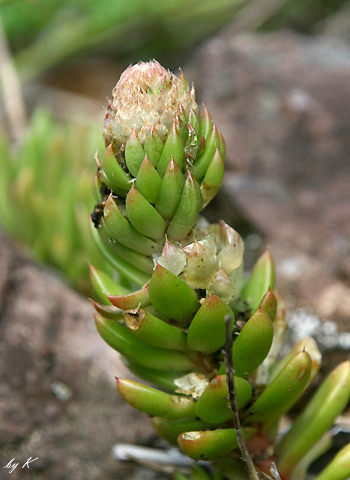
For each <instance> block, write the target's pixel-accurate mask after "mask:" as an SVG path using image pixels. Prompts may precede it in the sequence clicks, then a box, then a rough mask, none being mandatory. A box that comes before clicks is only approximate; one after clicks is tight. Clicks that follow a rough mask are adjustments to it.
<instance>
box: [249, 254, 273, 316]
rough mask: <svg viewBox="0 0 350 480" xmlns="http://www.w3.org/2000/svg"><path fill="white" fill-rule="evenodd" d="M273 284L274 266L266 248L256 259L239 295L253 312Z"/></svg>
mask: <svg viewBox="0 0 350 480" xmlns="http://www.w3.org/2000/svg"><path fill="white" fill-rule="evenodd" d="M274 286H275V266H274V263H273V259H272V257H271V254H270V252H269V251H268V250H266V252H265V253H263V254H262V255H261V257H260V258H259V259H258V261H257V262H256V264H255V265H254V268H253V270H252V273H251V274H250V277H249V279H248V281H247V283H246V284H245V286H244V288H243V291H242V294H241V297H242V299H243V300H245V301H246V302H247V303H248V305H249V306H250V308H251V309H252V312H255V311H256V309H257V308H258V307H259V304H260V302H261V300H262V298H263V296H264V295H265V293H266V292H267V291H268V289H269V288H270V289H271V290H273V289H274Z"/></svg>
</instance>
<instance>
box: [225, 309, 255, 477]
mask: <svg viewBox="0 0 350 480" xmlns="http://www.w3.org/2000/svg"><path fill="white" fill-rule="evenodd" d="M231 320H232V317H231V315H226V316H225V327H226V343H225V365H226V381H227V385H228V393H229V397H230V404H231V409H232V417H233V426H234V429H235V431H236V435H237V441H238V446H239V449H240V451H241V456H242V460H243V461H244V462H245V464H246V466H247V469H248V473H249V479H250V480H259V475H258V473H257V471H256V470H255V467H254V463H253V460H252V457H251V456H250V453H249V451H248V449H247V446H246V444H245V441H244V438H243V434H242V429H241V422H240V420H239V415H238V406H237V395H236V387H235V378H234V370H233V358H232V346H233V342H232V331H231Z"/></svg>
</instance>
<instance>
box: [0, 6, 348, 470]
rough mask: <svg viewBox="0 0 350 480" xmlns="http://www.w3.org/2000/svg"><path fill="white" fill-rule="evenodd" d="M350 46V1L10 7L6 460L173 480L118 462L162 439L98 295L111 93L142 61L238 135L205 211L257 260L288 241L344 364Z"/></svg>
mask: <svg viewBox="0 0 350 480" xmlns="http://www.w3.org/2000/svg"><path fill="white" fill-rule="evenodd" d="M349 41H350V1H348V0H305V1H303V2H299V1H298V0H216V1H215V2H214V1H213V0H187V1H185V0H157V1H156V0H130V1H128V2H126V1H123V0H100V1H99V2H96V1H93V0H70V1H66V0H50V1H49V2H47V1H44V0H0V335H1V337H0V338H1V341H0V358H2V360H1V361H0V379H1V381H0V412H1V413H2V417H3V419H4V424H3V427H2V429H1V430H0V451H1V454H0V455H1V462H2V463H1V465H2V464H6V463H7V461H8V460H10V459H11V458H13V457H15V456H17V457H18V459H19V460H20V461H21V460H22V459H23V462H24V461H25V460H26V458H27V457H28V456H33V457H36V456H38V457H39V460H38V461H37V462H36V463H35V464H34V463H33V469H32V470H31V471H30V472H26V473H24V471H21V478H31V479H34V478H36V479H41V478H50V480H51V479H52V480H56V479H57V480H58V479H71V478H75V479H76V480H79V479H80V478H81V479H84V480H90V479H91V480H92V479H101V478H102V477H103V478H105V479H109V478H111V479H112V478H118V480H120V479H123V478H127V479H129V480H132V479H138V478H140V479H141V478H142V479H143V478H144V479H146V478H155V477H152V475H155V474H153V473H150V472H148V473H147V472H146V473H145V471H144V470H143V469H141V468H139V467H137V466H130V465H129V466H125V465H120V464H118V465H116V463H115V462H114V461H113V459H112V458H111V453H110V451H111V445H113V443H115V442H116V441H131V442H132V441H135V439H137V442H138V443H144V444H152V442H153V443H154V442H156V440H155V437H153V434H152V431H151V429H150V427H149V425H148V424H147V423H146V424H145V421H144V417H143V415H141V414H140V415H138V414H137V413H136V412H134V411H129V408H128V407H127V406H125V405H124V404H123V403H122V402H120V400H119V399H118V398H116V397H117V396H116V394H115V392H114V385H113V376H114V375H116V374H119V373H120V372H122V371H123V367H122V366H121V364H120V362H119V360H118V358H117V357H116V356H115V355H114V354H113V352H109V350H108V349H107V347H105V345H104V344H103V343H102V342H101V343H100V339H99V338H97V335H96V334H95V332H94V329H93V325H92V320H91V319H92V308H91V306H90V304H89V302H88V301H87V300H86V297H89V296H91V295H92V293H91V287H90V283H89V278H88V266H87V259H88V260H90V261H91V262H92V263H93V264H94V265H95V266H97V267H99V268H102V269H104V270H105V271H108V270H109V267H108V266H107V264H106V263H105V261H104V259H103V258H102V257H101V256H100V254H99V252H98V251H97V249H96V247H95V246H94V244H93V242H92V240H91V238H90V234H89V212H90V211H91V210H92V208H93V203H94V202H93V198H92V193H91V179H92V176H93V173H94V171H95V162H94V159H93V157H94V153H95V151H96V150H100V151H102V149H103V141H102V135H101V128H102V124H103V116H104V108H105V105H106V103H107V99H108V98H109V97H110V92H111V89H112V88H113V86H114V84H115V83H116V81H117V80H118V78H119V75H120V73H121V72H122V71H123V70H124V69H125V68H126V67H127V66H128V65H129V64H131V63H136V62H137V61H139V60H149V59H152V58H156V59H157V60H158V61H159V62H160V63H161V64H163V65H164V66H166V67H167V68H169V69H171V70H172V71H173V72H174V73H176V72H177V69H178V68H179V67H181V68H182V69H183V70H184V72H185V74H186V76H187V78H188V80H189V82H193V83H194V84H195V86H196V92H197V100H198V102H199V103H201V102H203V101H204V102H205V103H206V105H207V107H208V108H209V110H210V112H211V114H212V116H213V117H214V119H215V122H216V124H217V125H218V127H219V128H220V130H222V131H223V133H224V136H225V139H226V143H227V147H228V148H227V161H226V165H227V167H226V175H225V181H224V186H223V189H222V191H221V193H220V195H218V197H217V199H216V200H215V203H214V204H213V205H212V206H211V207H210V208H209V209H208V211H206V212H205V214H206V216H207V217H208V218H210V219H211V220H212V221H216V220H217V212H218V211H220V216H221V217H223V218H224V219H225V220H226V221H227V222H228V223H229V224H231V225H232V226H233V227H234V228H236V229H237V230H238V231H239V232H240V233H241V234H242V235H243V236H244V238H245V245H246V263H247V266H248V267H249V266H250V265H251V264H252V262H253V261H254V259H255V258H256V257H257V255H258V254H259V253H260V252H261V251H262V249H263V248H265V247H266V246H268V247H269V248H270V249H271V251H272V254H273V256H274V258H275V260H276V264H277V274H278V286H279V288H280V290H281V292H282V294H283V295H284V296H285V298H286V301H287V305H288V308H289V312H290V313H289V323H290V325H291V327H292V328H291V334H290V339H289V341H291V342H293V341H295V340H297V339H299V338H301V337H302V336H305V335H308V334H310V335H313V336H315V337H316V339H317V340H318V342H319V343H320V345H321V348H322V350H323V352H324V355H325V356H326V358H327V361H326V362H325V363H326V367H325V368H327V369H330V368H331V367H332V366H333V365H334V364H335V363H336V362H337V361H339V360H340V359H341V358H344V357H345V356H346V355H348V352H349V351H350V334H349V330H350V329H349V326H350V316H349V312H350V215H349V207H350V194H349V190H350V189H349V184H350V161H349V151H350V135H349V126H350V45H349ZM24 252H25V253H24ZM37 262H40V266H38V263H37ZM58 278H60V279H59V280H57V279H58ZM72 288H73V289H74V290H75V292H73V291H72ZM9 398H11V402H9ZM130 410H131V409H130ZM7 457H8V458H7ZM5 460H6V461H5ZM17 473H18V472H17ZM17 473H16V472H14V473H13V476H14V475H15V474H17ZM147 475H148V476H147ZM15 478H16V477H15ZM18 478H19V477H18ZM157 478H162V477H161V476H158V477H157ZM164 478H168V477H164Z"/></svg>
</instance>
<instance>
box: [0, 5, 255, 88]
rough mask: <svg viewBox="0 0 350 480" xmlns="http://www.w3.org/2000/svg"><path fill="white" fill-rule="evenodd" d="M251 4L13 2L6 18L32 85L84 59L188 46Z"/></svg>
mask: <svg viewBox="0 0 350 480" xmlns="http://www.w3.org/2000/svg"><path fill="white" fill-rule="evenodd" d="M246 1H247V0H216V2H213V1H212V0H132V1H125V0H100V1H98V2H96V1H95V0H72V1H67V0H60V1H58V0H53V1H50V2H46V1H43V0H37V1H35V2H28V1H25V0H14V1H13V2H11V3H9V4H7V5H5V6H4V7H3V10H2V17H3V22H4V29H5V31H6V34H7V36H8V38H9V42H10V45H11V47H12V50H13V51H14V53H15V61H16V66H17V69H18V72H19V75H20V77H21V79H22V80H28V79H32V78H33V77H35V76H37V75H38V74H40V73H42V72H44V71H46V70H48V69H49V68H52V67H55V66H57V65H59V64H61V63H62V62H63V61H65V60H67V59H69V58H72V57H74V56H77V55H79V54H81V53H86V52H89V53H91V52H94V51H95V52H96V51H97V50H98V51H99V53H100V54H101V52H102V53H106V54H108V55H118V56H120V55H122V54H125V53H127V52H131V51H135V50H138V49H140V48H144V46H145V45H150V44H151V45H152V55H154V54H155V53H159V52H161V51H163V52H164V51H169V50H174V49H178V48H183V47H186V46H189V45H191V44H192V43H194V42H195V41H198V40H200V39H201V38H203V37H205V36H208V35H209V34H211V33H213V32H214V31H216V30H217V29H218V28H220V27H222V26H223V25H224V24H225V23H227V21H228V20H229V19H230V18H233V17H234V15H235V14H236V12H237V10H238V9H239V8H240V7H241V6H242V5H244V4H245V3H246ZM125 38H127V39H128V41H127V42H126V41H125ZM149 54H150V53H148V55H149Z"/></svg>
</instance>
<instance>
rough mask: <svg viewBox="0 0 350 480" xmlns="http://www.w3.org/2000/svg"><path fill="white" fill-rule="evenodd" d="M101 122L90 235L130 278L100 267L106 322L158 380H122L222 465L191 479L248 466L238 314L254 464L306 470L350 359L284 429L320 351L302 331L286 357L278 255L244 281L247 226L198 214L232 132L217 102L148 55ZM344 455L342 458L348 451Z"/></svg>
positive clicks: (123, 349)
mask: <svg viewBox="0 0 350 480" xmlns="http://www.w3.org/2000/svg"><path fill="white" fill-rule="evenodd" d="M104 136H105V141H106V150H105V152H104V154H103V155H102V157H101V159H99V158H96V161H97V166H98V171H97V174H96V177H95V195H96V199H97V202H98V204H97V205H96V207H95V209H94V212H93V214H92V219H93V221H94V224H95V226H96V227H97V228H96V230H95V233H94V235H95V238H96V241H97V243H98V244H99V246H100V249H101V251H102V252H103V253H104V254H105V255H106V257H107V258H108V259H109V260H110V263H111V264H112V265H113V266H114V267H115V268H116V269H117V270H118V271H119V272H121V273H122V274H123V275H125V276H126V277H128V278H129V280H130V282H131V283H130V284H129V285H128V286H127V288H125V286H120V285H117V284H115V283H114V282H113V281H112V280H111V278H110V277H109V276H108V275H106V274H105V273H104V272H102V271H100V270H98V269H96V268H94V267H91V277H92V281H93V283H94V285H95V288H96V290H97V292H98V293H99V296H100V299H101V302H100V303H95V307H96V310H97V314H96V325H97V329H98V331H99V333H100V335H101V336H102V338H103V339H104V340H105V341H106V342H107V343H108V344H109V345H110V346H111V347H113V348H114V349H116V350H117V351H118V352H120V353H121V355H122V356H123V358H124V361H125V362H126V364H127V365H128V366H129V368H130V370H131V371H132V372H134V373H135V374H136V375H138V376H139V377H141V378H143V379H145V380H147V381H148V382H149V383H151V384H153V385H154V387H151V386H149V385H146V384H142V383H138V382H135V381H132V380H127V379H118V380H117V386H118V390H119V392H120V394H121V395H122V396H123V397H124V398H125V400H126V401H127V402H129V403H130V404H131V405H133V406H134V407H135V408H137V409H139V410H141V411H143V412H145V413H147V414H148V415H151V416H152V417H153V424H154V427H155V429H156V430H157V432H158V433H159V435H160V436H162V437H163V438H165V439H166V440H167V441H169V442H170V443H173V444H177V445H179V447H180V448H181V450H182V451H183V452H184V453H185V454H186V455H188V456H189V457H191V458H193V459H194V460H196V461H198V460H208V461H211V462H212V467H213V471H212V474H211V473H208V472H206V471H205V470H203V469H201V468H199V469H194V471H193V474H192V478H193V479H195V478H211V477H210V475H214V472H216V473H215V475H216V478H231V479H240V478H241V479H246V478H248V476H247V475H248V474H247V473H246V471H245V466H244V463H243V462H242V460H241V458H240V452H239V449H238V442H237V437H236V431H235V429H234V428H233V422H232V411H231V408H230V405H229V401H228V387H227V383H226V371H225V363H224V354H223V347H224V345H225V341H226V337H225V320H224V319H225V317H227V315H229V317H230V318H231V319H232V321H231V330H232V335H233V339H234V342H233V349H232V357H233V363H234V369H235V384H236V393H237V402H238V408H239V416H240V420H241V425H242V433H243V436H244V437H245V439H246V443H247V446H248V449H249V451H250V454H251V455H252V458H253V461H254V465H255V468H256V469H257V471H258V472H260V473H261V474H264V475H267V476H268V477H267V478H272V477H269V475H272V474H271V471H272V470H271V469H273V468H275V465H277V469H278V470H279V472H280V475H281V478H282V479H283V480H302V479H303V478H304V474H305V472H306V471H307V468H308V464H309V463H310V462H311V461H312V460H313V459H314V458H315V455H316V454H318V453H319V452H320V450H321V447H322V446H323V445H324V440H323V439H324V436H325V435H327V431H328V429H329V428H330V426H331V425H332V423H333V422H334V420H335V418H336V417H337V416H338V415H339V414H340V412H341V411H342V410H343V409H344V407H345V406H346V404H347V402H348V400H349V396H350V364H349V362H344V363H342V364H341V365H339V366H338V367H337V368H336V369H335V370H334V371H333V372H332V373H331V374H330V376H329V377H328V378H327V379H326V380H325V381H324V383H323V384H322V385H321V387H320V388H319V390H318V391H317V392H316V394H315V395H314V397H313V398H312V399H311V401H310V402H309V404H308V406H307V407H306V408H305V410H304V411H303V412H302V413H301V415H300V416H299V418H298V419H297V421H296V422H295V423H294V424H293V426H292V428H291V429H290V430H289V432H288V433H287V434H286V435H283V436H281V435H280V433H279V423H280V421H281V419H282V417H283V416H284V415H285V414H286V413H288V412H289V411H290V410H291V408H292V407H293V406H294V405H295V403H296V402H297V401H298V400H299V398H300V396H301V395H302V394H303V392H304V391H305V389H306V388H307V387H308V386H309V385H310V383H311V381H312V380H313V379H314V378H315V376H316V374H317V372H318V369H319V367H320V361H321V355H320V352H319V350H318V348H317V345H316V344H315V342H314V341H313V340H312V339H309V338H306V339H304V340H303V341H302V342H299V344H297V345H296V346H295V347H294V348H293V349H292V350H291V352H290V353H288V354H287V355H286V356H285V357H283V358H282V359H280V360H278V361H277V360H276V359H277V357H278V354H279V350H280V347H281V344H282V342H283V337H284V333H285V330H286V321H285V310H284V305H283V301H282V299H281V298H280V296H279V294H278V293H277V292H276V291H275V270H274V263H273V260H272V257H271V255H270V254H269V253H268V252H265V253H264V254H263V255H262V256H261V257H260V259H259V260H258V261H257V263H256V265H255V266H254V268H253V270H252V272H251V274H250V276H249V278H248V279H247V280H246V281H244V279H243V275H242V270H243V250H244V245H243V241H242V239H241V237H240V236H239V234H238V233H237V232H236V231H235V230H234V229H232V228H231V227H229V226H228V225H226V224H225V223H224V222H220V223H218V224H212V225H211V224H209V223H208V222H206V221H205V220H204V219H203V218H202V217H199V216H198V213H199V212H200V210H201V209H202V208H203V207H204V206H205V205H206V204H207V203H208V202H209V201H210V200H211V199H212V198H213V196H214V195H215V194H216V192H217V191H218V189H219V188H220V185H221V182H222V178H223V158H224V154H225V151H224V150H225V149H224V141H223V139H222V136H221V134H220V133H219V132H218V130H217V128H216V127H215V126H214V124H213V121H212V119H211V117H210V115H209V113H208V112H207V110H205V109H204V112H203V114H202V116H200V114H199V110H198V106H197V104H196V101H195V93H194V89H193V87H192V88H190V87H189V86H188V84H187V81H186V79H185V77H184V75H183V74H182V73H181V74H180V78H177V77H176V76H174V75H173V74H171V73H170V72H169V71H167V70H165V69H164V68H163V67H161V66H160V65H159V64H158V63H157V62H154V61H153V62H149V63H141V64H138V65H135V66H133V67H129V68H128V69H127V70H126V71H125V72H124V73H123V75H122V76H121V79H120V81H119V82H118V84H117V85H116V87H115V89H114V90H113V99H112V101H111V102H110V103H109V105H108V110H107V114H106V119H105V129H104ZM155 387H156V388H155ZM322 442H323V443H322ZM327 445H328V444H327ZM334 462H336V463H337V462H338V463H339V462H340V463H339V464H341V465H343V463H344V462H343V456H342V454H341V453H340V454H339V455H338V456H337V457H336V458H335V459H334ZM342 462H343V463H342ZM327 468H328V470H327V469H326V470H325V473H323V474H321V476H320V478H322V480H327V479H329V480H331V479H332V478H333V477H331V476H329V475H328V473H327V471H328V472H334V470H335V468H336V467H335V466H334V465H332V464H331V465H330V466H329V467H327ZM342 468H343V470H342V471H343V472H347V473H346V475H349V474H350V472H349V471H348V470H349V469H348V470H347V469H346V467H344V465H343V466H342ZM322 475H323V476H322ZM327 475H328V476H327ZM344 475H345V473H344ZM344 475H343V476H338V477H336V478H337V479H339V480H341V479H343V480H345V479H346V478H347V477H346V476H344ZM176 478H177V479H181V478H183V475H182V474H180V473H179V474H178V476H177V477H176ZM184 478H185V477H184Z"/></svg>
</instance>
